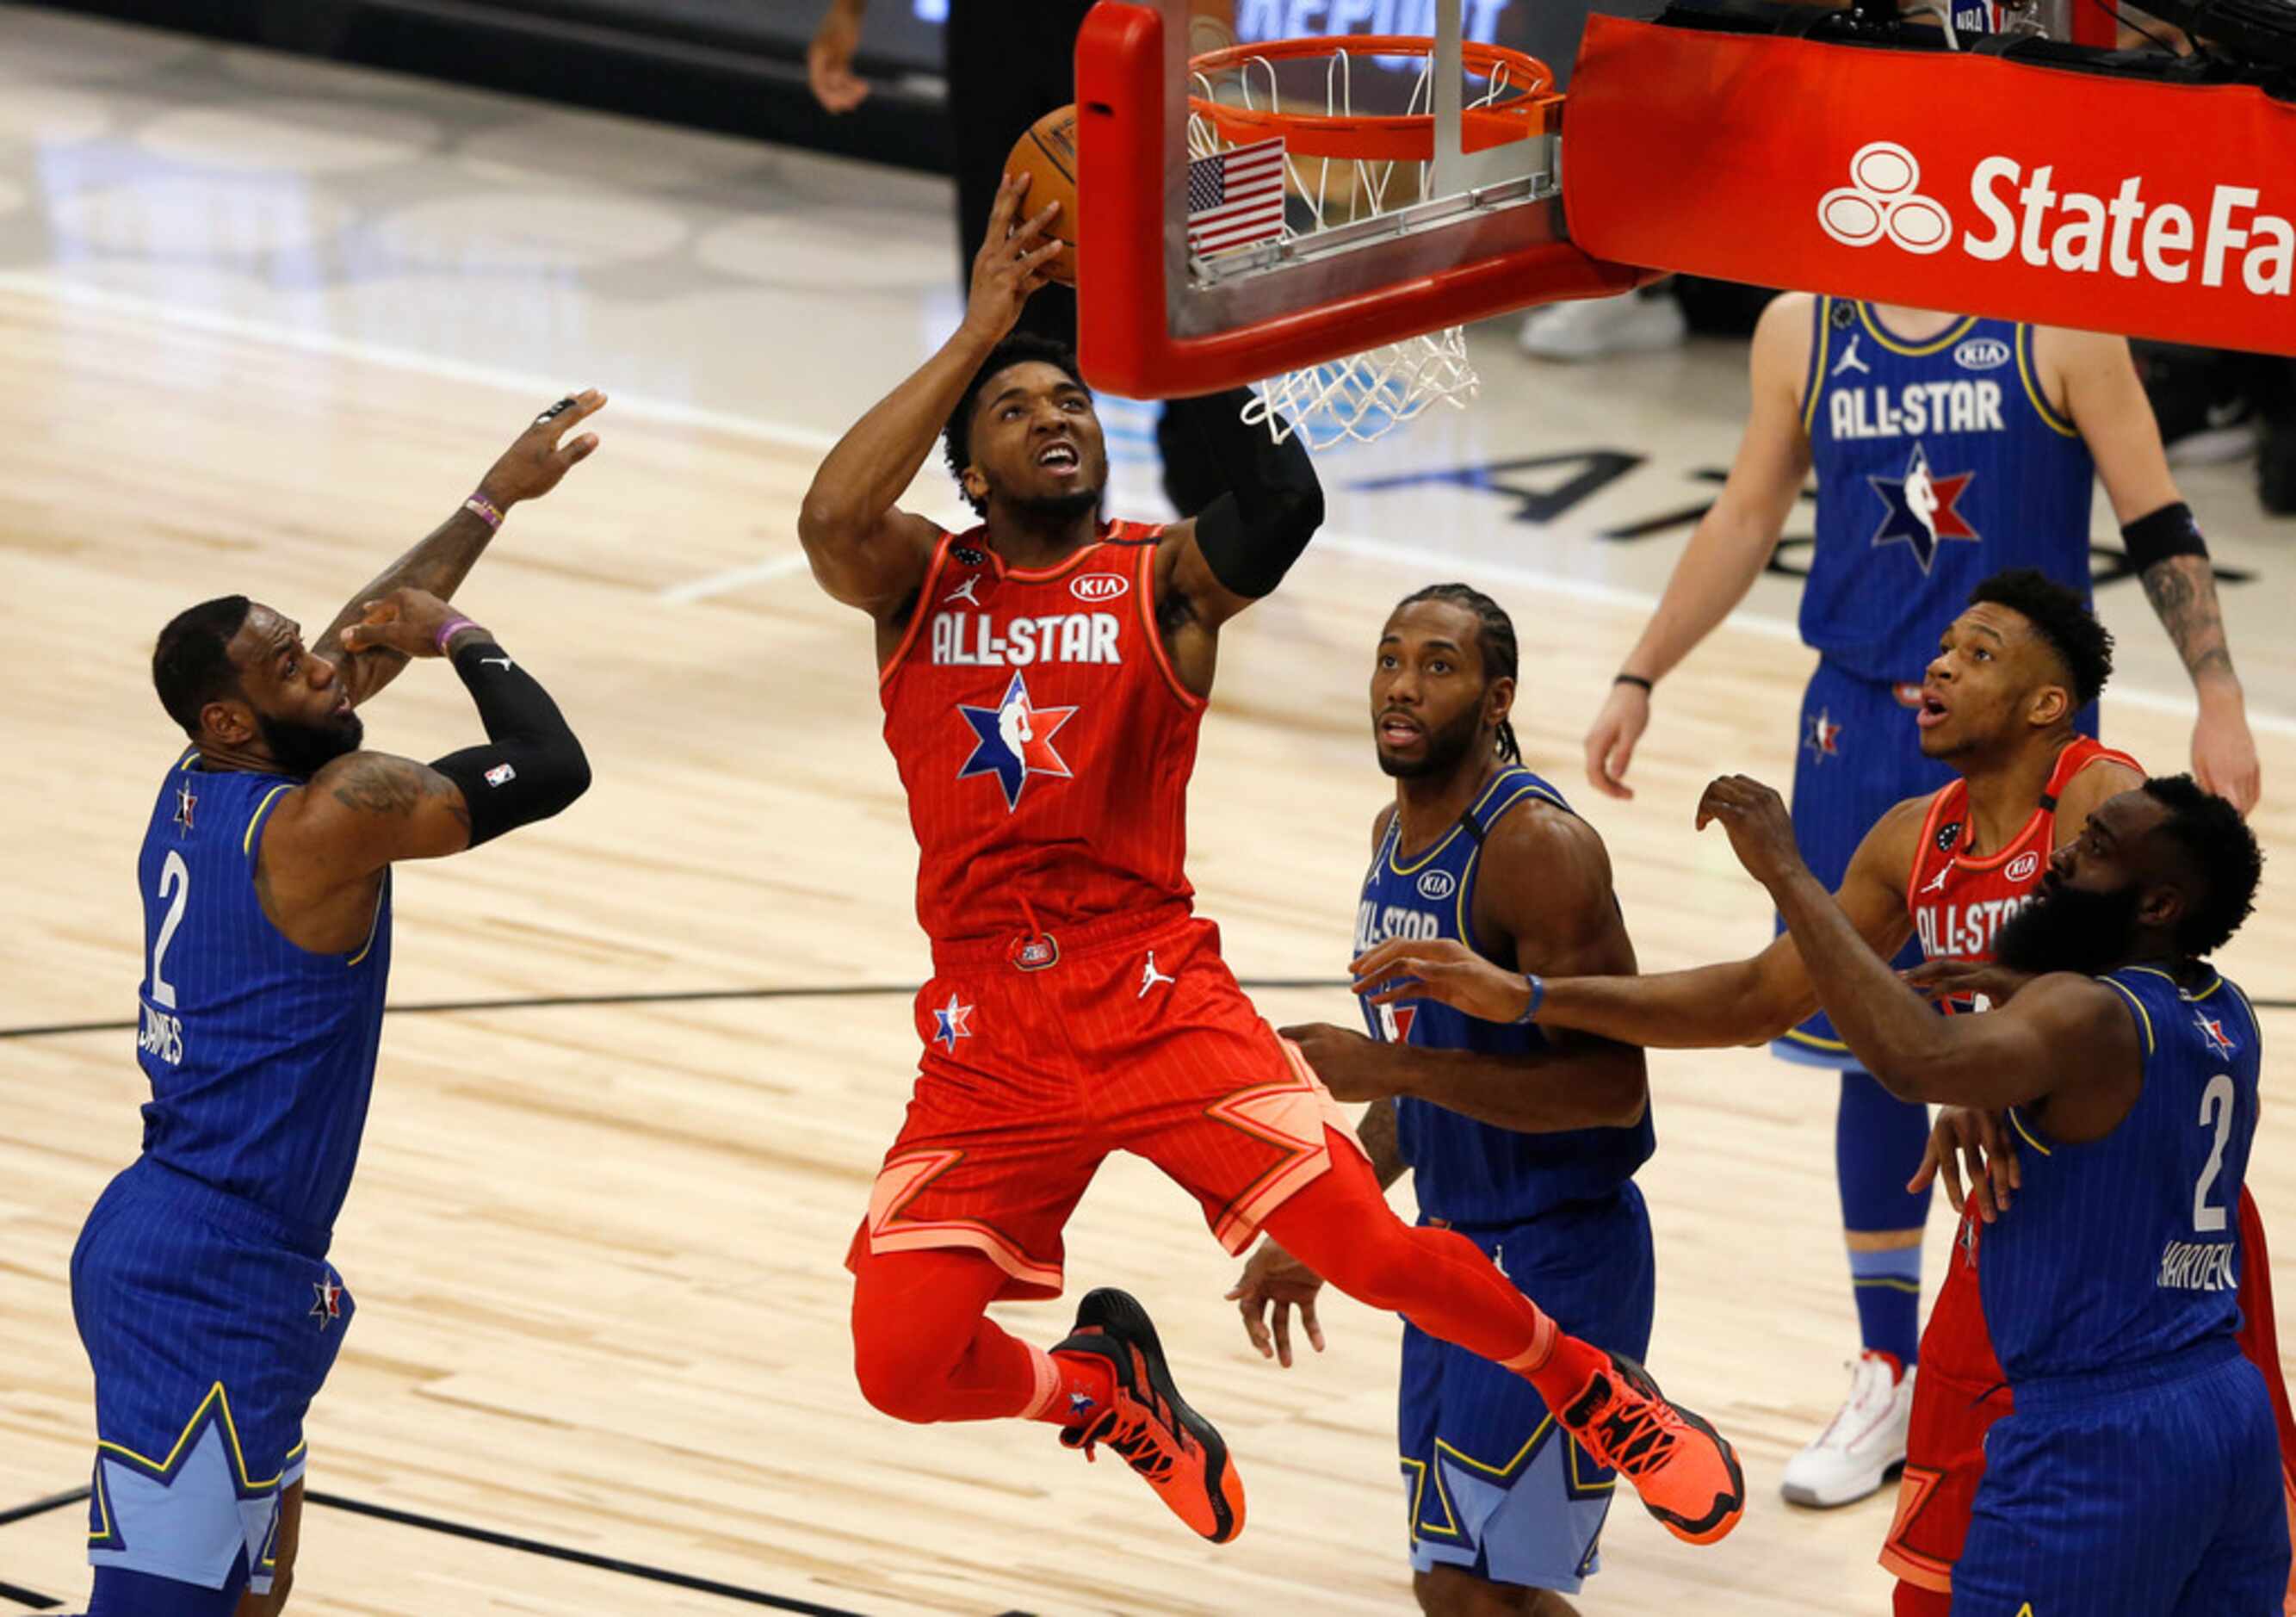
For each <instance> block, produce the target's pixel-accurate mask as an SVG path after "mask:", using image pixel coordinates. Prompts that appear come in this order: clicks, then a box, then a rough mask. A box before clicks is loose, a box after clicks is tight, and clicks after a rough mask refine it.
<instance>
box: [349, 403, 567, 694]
mask: <svg viewBox="0 0 2296 1617" xmlns="http://www.w3.org/2000/svg"><path fill="white" fill-rule="evenodd" d="M605 407H606V396H605V395H604V394H603V393H601V392H599V391H598V390H596V389H595V388H591V389H587V390H584V391H583V392H580V393H577V394H574V395H572V396H571V397H570V398H563V399H561V400H560V401H559V402H558V403H556V404H554V405H553V406H550V408H549V409H547V410H545V411H544V412H543V413H542V414H541V415H538V416H537V417H536V418H535V419H534V421H533V422H532V423H530V424H529V425H528V427H527V429H526V430H525V431H523V432H521V433H520V434H519V435H518V438H517V439H516V441H514V442H513V443H512V445H511V447H509V448H507V449H505V450H504V451H503V452H502V454H501V456H499V457H498V458H497V459H496V461H495V464H493V465H492V466H491V467H489V468H488V471H487V474H486V475H485V476H484V477H482V478H480V480H479V487H478V490H477V498H478V499H480V500H481V501H484V502H485V503H487V504H488V505H492V506H493V507H494V509H495V512H496V521H499V520H500V517H501V513H505V512H507V511H509V510H510V508H511V507H512V505H517V504H518V503H519V502H520V501H521V500H533V499H540V498H541V497H543V496H544V495H545V494H547V493H549V492H550V491H551V490H552V489H553V488H556V487H557V486H558V481H559V480H560V479H561V478H562V477H564V476H565V475H566V473H567V472H569V471H570V470H571V469H572V468H573V467H574V466H575V465H576V464H578V463H579V462H581V461H584V460H586V459H587V458H588V457H589V455H590V452H591V451H592V450H594V449H595V448H596V447H598V435H597V434H596V433H594V432H585V433H583V434H581V435H580V436H579V437H578V438H576V439H573V440H572V441H571V442H570V443H565V444H561V443H560V442H559V439H562V438H563V437H564V436H565V435H566V434H567V433H568V432H569V431H572V429H573V428H575V427H576V426H578V425H579V424H580V423H582V422H583V421H585V420H586V419H588V418H589V417H590V416H592V415H596V414H597V413H598V412H599V411H600V410H603V409H604V408H605ZM494 537H495V524H494V522H492V521H488V520H487V519H486V518H484V517H482V516H480V515H479V514H478V513H477V512H475V511H473V510H471V509H470V507H469V506H468V505H465V506H463V507H462V508H461V509H458V510H457V511H456V512H455V514H454V515H452V516H450V517H448V518H447V520H446V521H443V522H441V523H439V526H438V527H436V528H434V529H431V530H430V535H429V537H427V538H424V539H423V540H422V542H421V543H420V544H418V545H416V546H414V548H413V549H412V550H410V551H408V552H407V553H406V554H405V555H403V556H401V557H399V558H398V560H397V561H396V562H392V563H391V564H390V565H389V567H386V568H384V569H383V570H382V571H381V572H380V573H378V574H377V575H376V576H375V577H374V578H373V579H370V580H369V581H368V583H367V585H366V587H365V588H364V589H362V590H360V591H359V592H358V594H357V595H353V596H352V597H351V598H350V600H349V601H348V603H345V605H344V607H343V610H342V611H341V612H337V613H336V614H335V620H334V621H333V622H332V623H330V624H329V625H328V626H327V629H326V632H325V633H324V634H323V635H321V636H319V638H318V639H317V640H316V642H315V643H313V645H312V648H311V649H312V650H313V651H314V652H316V653H318V654H319V655H320V656H323V657H325V658H327V659H328V660H329V661H332V662H333V663H334V665H335V672H336V675H337V677H340V679H341V680H342V681H343V682H344V687H345V690H346V691H347V693H348V695H349V696H350V699H351V705H352V706H353V707H357V705H358V704H359V703H361V702H365V701H366V700H367V699H368V698H369V697H371V696H373V694H375V693H376V692H378V691H380V690H381V689H382V687H383V686H385V685H389V683H390V682H391V681H392V680H394V679H396V678H398V672H399V670H400V669H403V668H405V667H406V661H407V659H406V653H404V652H401V651H399V650H397V649H396V648H394V647H392V646H389V645H386V644H380V643H371V644H366V645H363V646H358V647H355V648H354V647H349V646H347V645H346V644H344V642H343V638H342V636H343V631H344V630H345V629H348V628H351V627H352V626H353V625H354V624H357V622H359V621H360V620H361V619H362V618H364V617H365V615H366V612H367V609H368V608H369V607H370V606H371V605H372V604H373V603H375V602H377V601H380V600H381V599H383V598H384V597H385V596H388V595H391V594H393V593H394V592H396V591H398V590H402V589H415V590H421V591H422V592H423V593H424V594H426V595H436V596H438V597H439V598H440V599H441V600H447V599H451V598H452V597H453V595H454V594H455V590H456V589H457V588H458V587H460V586H461V584H462V582H463V579H465V578H467V577H469V576H470V571H471V568H472V567H473V566H475V565H477V563H478V560H479V558H480V556H481V555H483V554H486V548H487V546H488V542H489V541H491V540H492V539H493V538H494Z"/></svg>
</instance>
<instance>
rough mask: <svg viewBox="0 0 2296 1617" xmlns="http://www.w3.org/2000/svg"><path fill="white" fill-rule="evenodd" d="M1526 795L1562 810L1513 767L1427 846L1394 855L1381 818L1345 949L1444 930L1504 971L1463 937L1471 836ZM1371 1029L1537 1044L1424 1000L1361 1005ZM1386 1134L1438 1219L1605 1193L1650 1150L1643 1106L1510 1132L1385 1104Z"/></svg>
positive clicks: (1475, 850) (1481, 834) (1476, 844)
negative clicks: (1626, 1119) (1635, 1116)
mask: <svg viewBox="0 0 2296 1617" xmlns="http://www.w3.org/2000/svg"><path fill="white" fill-rule="evenodd" d="M1529 800H1539V801H1544V802H1548V803H1552V804H1554V806H1555V807H1556V808H1561V809H1563V810H1564V811H1565V812H1569V811H1570V804H1568V803H1566V802H1564V801H1563V800H1562V793H1560V792H1557V791H1555V789H1554V787H1553V786H1551V785H1549V784H1547V783H1546V782H1545V781H1543V780H1541V779H1540V778H1539V777H1538V776H1536V775H1533V774H1532V773H1531V772H1530V771H1529V770H1528V769H1525V768H1522V767H1520V766H1514V767H1507V768H1503V769H1501V770H1500V771H1499V772H1498V773H1497V774H1496V775H1494V776H1492V777H1491V779H1490V781H1489V782H1488V784H1486V785H1485V787H1484V788H1483V791H1482V793H1481V794H1480V796H1479V797H1477V798H1476V800H1475V801H1474V804H1473V806H1472V808H1469V809H1468V810H1467V812H1466V813H1465V814H1464V816H1462V817H1460V820H1459V823H1458V824H1457V825H1454V826H1453V827H1452V828H1451V830H1450V831H1449V833H1447V834H1446V835H1445V836H1444V837H1443V839H1442V840H1441V841H1439V842H1437V843H1436V844H1435V846H1434V847H1432V848H1431V849H1429V850H1426V851H1425V852H1423V853H1420V854H1418V855H1416V856H1415V857H1414V858H1409V859H1406V858H1404V857H1403V855H1402V850H1400V849H1399V848H1398V846H1397V843H1398V838H1399V836H1400V834H1401V833H1400V831H1399V826H1400V824H1401V820H1400V817H1390V820H1389V823H1388V827H1387V832H1386V834H1385V835H1384V836H1382V838H1381V839H1380V845H1379V851H1378V853H1377V854H1375V855H1374V857H1373V858H1372V862H1371V870H1370V872H1369V874H1366V875H1365V878H1364V887H1363V901H1362V903H1361V904H1360V905H1359V906H1358V907H1357V910H1356V952H1357V953H1358V954H1360V953H1362V952H1363V951H1364V950H1365V949H1367V948H1372V947H1373V946H1374V945H1375V944H1379V943H1383V942H1385V941H1386V940H1389V939H1390V938H1415V939H1433V938H1456V939H1457V940H1459V941H1461V942H1463V943H1464V944H1465V945H1466V946H1467V947H1468V948H1472V949H1473V950H1475V951H1476V952H1477V953H1478V954H1480V955H1482V956H1485V957H1486V958H1487V959H1490V960H1493V961H1496V962H1497V964H1500V965H1502V966H1505V968H1506V969H1508V970H1509V971H1513V969H1515V963H1514V961H1513V958H1512V957H1511V956H1502V955H1500V954H1497V953H1496V952H1495V951H1494V950H1493V949H1492V948H1490V947H1489V946H1488V945H1487V944H1486V943H1485V942H1483V941H1482V940H1480V939H1478V938H1477V937H1476V936H1475V931H1474V921H1473V915H1474V905H1475V876H1476V873H1477V871H1478V869H1479V868H1480V865H1481V859H1482V850H1483V840H1484V838H1485V837H1486V836H1488V834H1489V833H1490V829H1491V827H1492V826H1493V825H1497V823H1498V821H1499V819H1500V817H1502V816H1504V815H1505V814H1506V813H1507V812H1508V811H1509V810H1511V809H1513V808H1516V807H1517V806H1518V805H1520V804H1521V803H1523V802H1526V801H1529ZM1364 1020H1365V1022H1366V1023H1367V1024H1368V1025H1369V1027H1370V1030H1371V1035H1372V1037H1373V1038H1384V1039H1390V1040H1395V1041H1398V1042H1401V1043H1406V1044H1415V1045H1424V1046H1427V1047H1431V1048H1433V1049H1439V1050H1478V1051H1482V1052H1484V1053H1486V1054H1489V1055H1522V1054H1525V1053H1527V1052H1529V1051H1532V1050H1538V1049H1542V1048H1544V1047H1546V1036H1545V1035H1544V1034H1543V1033H1541V1032H1540V1031H1539V1030H1538V1029H1537V1028H1535V1027H1522V1028H1517V1027H1503V1026H1501V1025H1500V1024H1498V1023H1497V1022H1483V1021H1480V1020H1478V1019H1477V1018H1475V1017H1472V1016H1469V1015H1467V1014H1465V1013H1464V1012H1462V1011H1456V1010H1454V1009H1452V1008H1451V1007H1450V1006H1449V1005H1443V1004H1441V1003H1439V1001H1436V1000H1432V999H1413V1000H1405V1001H1402V1002H1401V1003H1399V1004H1397V1005H1370V1004H1365V1006H1364ZM1395 1112H1396V1134H1397V1138H1398V1144H1399V1145H1400V1146H1401V1147H1402V1152H1403V1158H1404V1160H1405V1161H1406V1162H1408V1163H1410V1164H1411V1167H1412V1170H1413V1174H1414V1177H1415V1187H1416V1189H1417V1191H1418V1194H1419V1210H1420V1211H1421V1212H1422V1213H1423V1215H1425V1216H1427V1217H1429V1218H1432V1219H1441V1220H1443V1221H1444V1222H1446V1223H1450V1224H1466V1225H1505V1224H1521V1223H1524V1222H1527V1221H1528V1220H1529V1219H1535V1218H1538V1216H1539V1215H1540V1214H1542V1213H1545V1212H1547V1211H1552V1210H1553V1209H1554V1208H1556V1207H1559V1206H1562V1205H1563V1204H1564V1203H1566V1202H1581V1201H1587V1200H1589V1199H1592V1198H1594V1197H1596V1196H1603V1195H1608V1194H1611V1192H1613V1191H1615V1190H1617V1189H1618V1187H1619V1186H1620V1184H1621V1183H1622V1182H1623V1181H1625V1180H1627V1179H1628V1178H1632V1177H1633V1175H1634V1171H1635V1170H1636V1169H1637V1168H1639V1167H1641V1166H1642V1164H1643V1163H1644V1161H1647V1160H1648V1159H1649V1157H1650V1154H1651V1153H1652V1151H1653V1150H1654V1149H1656V1146H1657V1136H1656V1134H1655V1133H1654V1132H1653V1131H1652V1127H1651V1119H1650V1112H1648V1110H1647V1109H1645V1110H1644V1113H1643V1117H1642V1120H1641V1121H1640V1122H1637V1123H1636V1124H1635V1125H1634V1127H1632V1128H1630V1129H1571V1130H1569V1131H1567V1132H1563V1133H1555V1134H1522V1133H1518V1132H1517V1131H1515V1130H1514V1129H1500V1128H1497V1127H1494V1126H1493V1125H1491V1124H1488V1123H1479V1122H1477V1121H1476V1120H1474V1119H1472V1118H1471V1117H1465V1116H1462V1115H1461V1114H1460V1113H1458V1112H1452V1111H1448V1110H1447V1109H1445V1108H1444V1107H1441V1106H1438V1105H1435V1104H1432V1103H1431V1102H1428V1101H1422V1100H1414V1099H1412V1098H1410V1097H1408V1096H1405V1097H1402V1098H1399V1099H1398V1100H1397V1102H1396V1103H1395Z"/></svg>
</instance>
